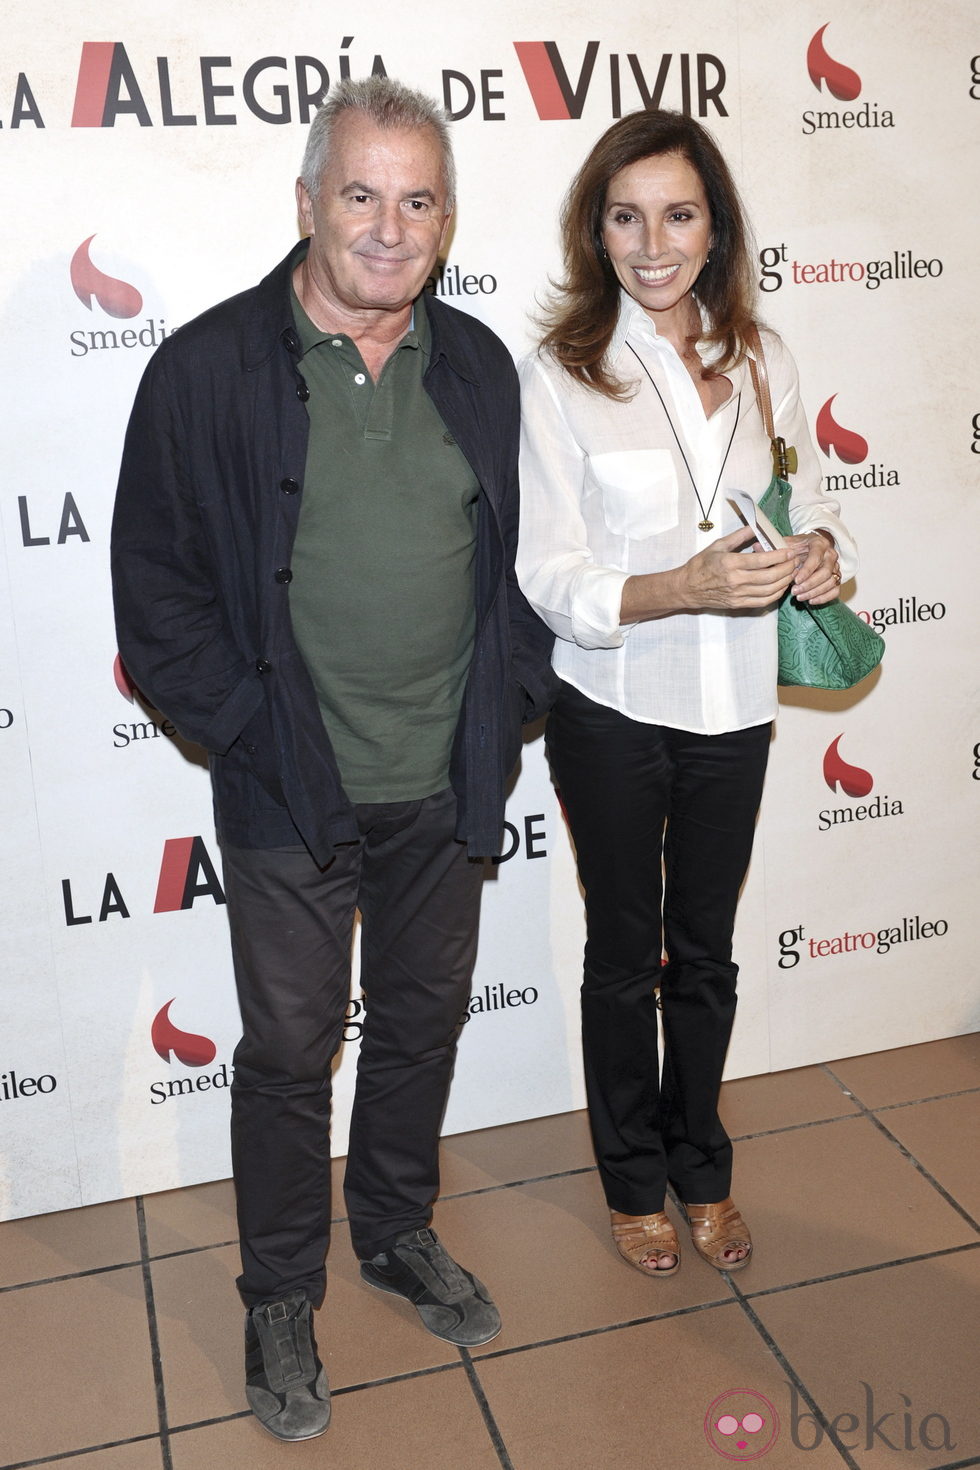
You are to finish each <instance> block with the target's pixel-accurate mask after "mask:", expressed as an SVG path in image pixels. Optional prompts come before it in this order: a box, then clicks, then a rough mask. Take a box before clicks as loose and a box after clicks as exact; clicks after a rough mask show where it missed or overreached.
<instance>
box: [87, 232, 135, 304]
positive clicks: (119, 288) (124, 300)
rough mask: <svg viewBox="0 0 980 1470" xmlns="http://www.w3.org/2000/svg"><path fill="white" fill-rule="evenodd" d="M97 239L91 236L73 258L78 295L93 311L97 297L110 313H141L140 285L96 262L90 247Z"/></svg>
mask: <svg viewBox="0 0 980 1470" xmlns="http://www.w3.org/2000/svg"><path fill="white" fill-rule="evenodd" d="M94 239H95V236H94V235H89V237H88V239H87V240H83V241H82V243H81V245H79V247H78V249H77V250H76V251H75V254H74V255H73V256H72V258H71V268H70V271H71V284H72V287H73V289H74V292H75V295H76V296H77V297H78V299H79V301H80V302H81V303H82V305H83V306H87V307H88V309H89V311H91V310H92V297H93V296H94V297H95V299H96V301H97V302H98V303H99V305H100V306H101V307H102V310H103V311H104V312H106V313H107V314H108V315H109V316H119V317H129V316H138V315H139V313H140V312H141V311H142V310H143V298H142V296H141V295H140V293H139V292H138V291H137V289H136V287H135V286H131V285H130V284H129V283H128V281H117V280H116V278H115V276H107V275H106V274H105V273H104V272H103V271H100V270H99V268H98V267H97V266H94V265H93V264H92V262H91V260H90V258H89V253H88V247H89V246H90V245H91V243H92V241H93V240H94Z"/></svg>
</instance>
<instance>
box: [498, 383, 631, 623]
mask: <svg viewBox="0 0 980 1470" xmlns="http://www.w3.org/2000/svg"><path fill="white" fill-rule="evenodd" d="M520 374H521V519H520V537H519V540H518V548H517V576H518V580H519V582H520V584H521V589H522V591H523V592H524V595H525V597H526V598H527V599H528V601H529V602H530V604H531V606H532V607H533V608H534V610H535V612H537V613H538V615H539V616H540V617H541V618H543V619H544V621H545V622H546V623H547V625H548V627H549V628H551V629H552V631H553V632H554V633H555V634H556V635H557V636H558V637H559V638H563V639H565V640H566V642H571V643H577V644H578V645H579V646H580V647H581V648H619V647H621V645H622V644H623V643H624V641H625V640H626V638H627V637H628V636H629V633H630V632H631V631H632V625H629V626H623V625H622V624H621V623H620V610H621V607H622V600H623V587H624V585H625V583H626V581H627V579H628V577H629V573H628V572H624V571H621V570H619V569H617V568H615V567H602V566H596V565H595V561H594V557H593V554H592V552H591V550H590V549H589V544H588V532H587V527H586V524H585V519H584V517H583V514H582V495H583V489H584V485H585V478H586V467H587V459H586V455H585V451H584V450H583V449H582V447H581V446H580V444H579V443H578V442H577V441H576V438H575V435H574V433H573V432H572V429H571V427H570V425H569V423H568V420H567V417H566V413H565V410H564V408H563V405H562V396H563V393H564V392H566V391H574V388H573V385H569V386H568V387H567V388H566V387H565V386H564V385H563V382H562V379H563V377H564V374H563V373H562V371H561V369H559V368H557V367H555V366H554V365H553V364H551V363H550V362H546V361H544V360H542V358H541V357H539V356H538V355H537V354H532V355H531V356H530V357H528V358H526V359H525V360H524V362H522V363H521V365H520Z"/></svg>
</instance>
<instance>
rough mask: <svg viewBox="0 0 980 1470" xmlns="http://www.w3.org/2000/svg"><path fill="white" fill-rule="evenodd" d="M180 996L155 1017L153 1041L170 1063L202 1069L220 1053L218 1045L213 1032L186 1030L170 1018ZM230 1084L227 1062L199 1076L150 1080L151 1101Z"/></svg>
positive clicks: (158, 1051)
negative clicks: (210, 1034)
mask: <svg viewBox="0 0 980 1470" xmlns="http://www.w3.org/2000/svg"><path fill="white" fill-rule="evenodd" d="M176 999H177V997H176V996H173V997H171V999H170V1000H168V1001H167V1004H166V1005H165V1006H162V1007H161V1009H160V1010H159V1011H157V1013H156V1015H155V1016H154V1017H153V1024H152V1026H151V1027H150V1041H151V1042H152V1044H153V1050H154V1051H155V1052H156V1054H157V1056H158V1057H162V1059H163V1060H164V1061H165V1062H166V1063H167V1064H168V1065H169V1066H173V1064H174V1062H179V1063H180V1064H181V1065H182V1066H184V1067H193V1068H195V1069H199V1068H202V1067H208V1066H210V1064H211V1063H212V1062H213V1061H214V1059H215V1057H216V1056H217V1054H218V1048H217V1047H216V1046H215V1044H214V1042H213V1041H212V1040H211V1038H210V1036H202V1035H199V1034H198V1033H197V1032H195V1031H183V1030H181V1028H180V1027H179V1026H176V1025H175V1024H174V1022H173V1021H172V1020H171V1019H170V1007H171V1006H172V1005H173V1004H174V1002H175V1001H176ZM230 1085H231V1074H230V1073H229V1071H228V1068H227V1066H226V1065H225V1063H224V1062H222V1063H221V1065H220V1067H218V1068H217V1069H216V1070H215V1071H214V1072H211V1073H207V1072H201V1073H200V1075H199V1076H197V1077H172V1078H168V1079H167V1081H166V1082H152V1083H151V1084H150V1103H151V1105H152V1106H154V1107H155V1106H158V1105H159V1104H160V1103H164V1102H167V1101H169V1100H170V1099H171V1098H178V1097H190V1096H192V1095H193V1094H195V1093H201V1092H210V1091H211V1090H212V1089H213V1088H219V1089H224V1088H227V1087H229V1086H230Z"/></svg>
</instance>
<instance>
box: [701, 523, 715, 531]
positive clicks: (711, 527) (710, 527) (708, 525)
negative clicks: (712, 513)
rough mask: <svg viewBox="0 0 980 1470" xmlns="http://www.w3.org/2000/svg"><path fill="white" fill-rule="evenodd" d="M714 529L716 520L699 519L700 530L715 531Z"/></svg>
mask: <svg viewBox="0 0 980 1470" xmlns="http://www.w3.org/2000/svg"><path fill="white" fill-rule="evenodd" d="M714 529H715V523H714V521H698V530H699V531H713V530H714Z"/></svg>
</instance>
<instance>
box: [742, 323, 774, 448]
mask: <svg viewBox="0 0 980 1470" xmlns="http://www.w3.org/2000/svg"><path fill="white" fill-rule="evenodd" d="M745 340H746V343H747V344H748V346H749V347H750V348H751V349H752V356H751V357H750V358H749V372H750V373H751V374H752V386H753V388H754V389H755V396H756V398H757V399H758V400H759V412H760V413H761V414H762V422H763V423H764V424H765V426H766V433H767V434H768V435H769V438H770V439H775V437H776V426H775V424H774V422H773V417H772V395H771V393H770V392H769V369H768V368H767V366H766V354H765V353H764V352H763V350H762V338H761V337H760V336H759V328H758V327H757V326H756V324H755V322H753V323H752V325H751V326H750V327H749V329H748V331H747V332H746V334H745Z"/></svg>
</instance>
